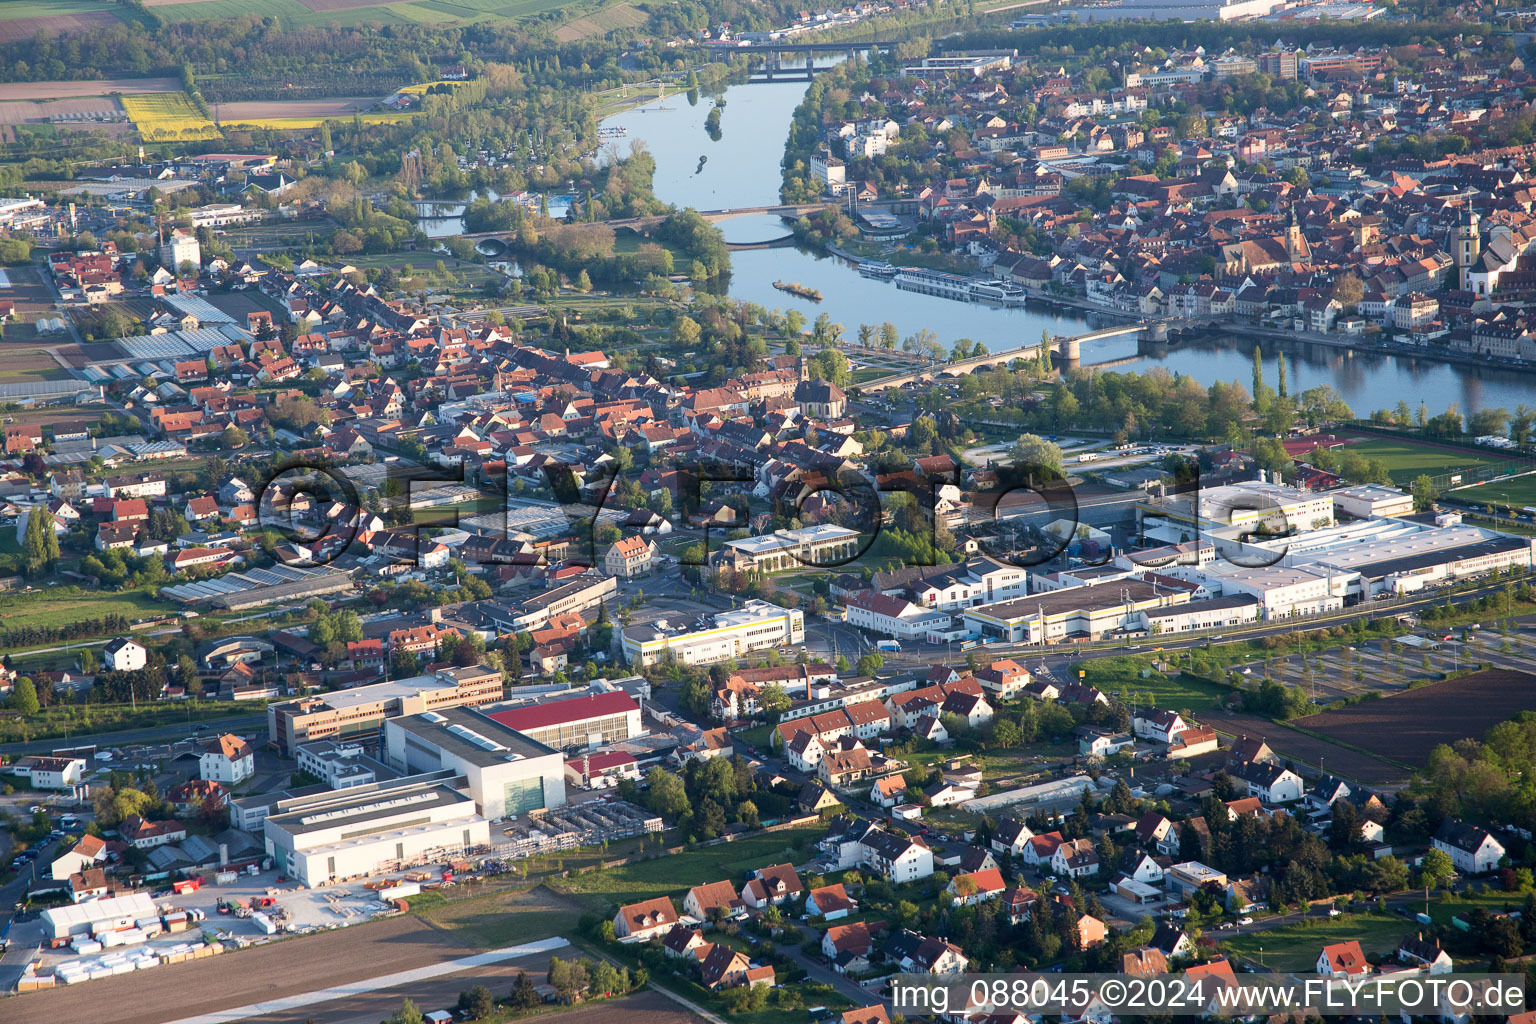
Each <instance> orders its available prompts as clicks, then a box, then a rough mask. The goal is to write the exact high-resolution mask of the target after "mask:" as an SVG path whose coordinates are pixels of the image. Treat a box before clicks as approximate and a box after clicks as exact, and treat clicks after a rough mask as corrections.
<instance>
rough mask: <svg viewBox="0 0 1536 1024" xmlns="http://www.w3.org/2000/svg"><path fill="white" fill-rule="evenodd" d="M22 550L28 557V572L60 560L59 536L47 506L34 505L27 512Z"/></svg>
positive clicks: (35, 571)
mask: <svg viewBox="0 0 1536 1024" xmlns="http://www.w3.org/2000/svg"><path fill="white" fill-rule="evenodd" d="M22 552H23V554H24V555H25V557H26V569H27V572H28V573H30V574H33V575H35V574H37V573H39V572H42V571H43V570H44V569H45V568H47V567H48V566H49V565H51V564H52V563H54V562H56V561H58V558H59V537H58V534H56V533H55V532H54V528H53V513H52V512H50V511H49V510H48V509H47V507H46V506H43V505H37V506H34V507H33V508H32V510H31V511H30V512H29V513H28V514H27V525H26V529H25V530H24V531H23V534H22Z"/></svg>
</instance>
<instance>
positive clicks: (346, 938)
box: [0, 914, 548, 1024]
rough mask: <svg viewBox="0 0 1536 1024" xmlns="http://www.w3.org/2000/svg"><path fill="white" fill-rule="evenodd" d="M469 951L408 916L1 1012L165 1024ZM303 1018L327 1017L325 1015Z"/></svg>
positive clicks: (37, 995)
mask: <svg viewBox="0 0 1536 1024" xmlns="http://www.w3.org/2000/svg"><path fill="white" fill-rule="evenodd" d="M476 952H479V950H477V949H474V948H472V947H469V946H466V945H465V944H463V943H462V942H461V941H460V940H459V936H457V935H455V934H454V933H453V932H447V931H441V930H438V929H436V928H433V927H432V926H430V925H428V924H427V923H426V922H424V921H422V920H421V918H419V917H416V916H415V915H412V914H407V915H404V916H401V917H392V918H387V919H385V920H383V921H377V922H372V923H369V924H361V925H355V926H353V927H351V928H341V929H338V930H336V931H330V932H321V933H319V934H317V935H306V936H301V937H299V938H293V939H286V940H284V941H282V942H274V943H272V944H270V945H266V946H258V947H256V948H254V949H242V950H238V951H236V952H231V953H224V954H222V955H220V956H211V957H207V958H205V959H202V960H189V961H187V962H186V963H181V964H168V965H165V966H161V967H156V968H154V969H153V970H148V971H135V972H134V973H132V974H124V975H120V976H118V977H115V978H102V979H100V980H98V981H89V982H84V983H82V984H79V985H70V986H66V987H63V988H56V989H52V990H44V991H40V992H26V993H23V994H21V995H19V996H15V997H13V998H12V999H10V1000H8V1001H7V1002H6V1006H7V1007H9V1009H10V1013H11V1014H12V1015H10V1016H7V1015H0V1016H5V1019H8V1020H56V1021H65V1020H90V1019H92V1018H94V1017H98V1016H100V1012H101V1009H102V1007H108V1006H109V1007H112V1014H111V1017H112V1020H113V1024H165V1022H166V1021H172V1020H180V1019H182V1018H184V1017H191V1016H195V1015H197V1014H203V1013H212V1012H215V1011H218V1010H226V1009H231V1008H233V1007H236V1006H246V1005H249V1004H251V1003H258V1002H262V1001H263V1000H267V999H275V998H277V997H279V996H285V995H297V994H299V993H301V992H312V991H315V990H317V989H323V988H329V987H331V986H333V985H341V984H346V983H348V982H358V981H366V980H367V979H369V978H377V977H380V976H382V975H386V974H393V973H394V972H396V971H403V970H409V969H411V968H413V967H422V966H424V965H426V964H432V963H440V962H441V961H444V960H453V959H456V958H458V957H462V956H469V955H471V954H473V953H476ZM518 963H520V964H521V966H523V967H524V968H525V969H527V970H530V971H532V970H534V969H535V965H539V964H543V965H547V964H548V958H547V957H528V958H527V959H526V960H524V961H521V962H518ZM466 973H469V974H472V973H473V971H470V972H466ZM513 976H514V978H515V976H516V972H515V971H514V972H513ZM453 977H454V978H455V979H458V976H457V975H455V976H453ZM471 984H474V982H465V983H464V986H463V987H465V988H468V987H469V986H470V985H471ZM454 991H455V992H456V991H457V989H455V990H454ZM409 994H410V993H409V992H405V993H401V994H399V995H396V996H395V997H394V1006H393V1007H392V1008H391V1009H390V1010H388V1011H385V1012H384V1013H381V1014H377V1015H376V1016H374V1017H373V1020H374V1021H378V1020H381V1019H383V1018H384V1017H387V1016H388V1015H389V1014H390V1013H392V1012H394V1010H395V1009H398V1008H399V1005H400V1002H399V1001H400V999H401V998H403V997H404V996H406V995H409ZM503 994H505V993H503ZM450 1002H452V1000H450ZM313 1009H314V1010H320V1009H322V1007H319V1006H317V1007H314V1008H313ZM305 1016H313V1017H315V1018H316V1019H317V1020H325V1019H328V1018H327V1016H326V1014H324V1013H313V1012H312V1013H310V1014H306V1015H305ZM300 1019H301V1020H302V1019H303V1018H300Z"/></svg>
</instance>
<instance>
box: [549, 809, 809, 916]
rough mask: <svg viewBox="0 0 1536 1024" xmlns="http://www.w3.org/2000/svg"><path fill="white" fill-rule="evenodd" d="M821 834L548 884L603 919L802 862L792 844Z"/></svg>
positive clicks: (749, 843)
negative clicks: (619, 906)
mask: <svg viewBox="0 0 1536 1024" xmlns="http://www.w3.org/2000/svg"><path fill="white" fill-rule="evenodd" d="M825 834H826V829H825V828H824V827H823V826H821V825H808V826H802V827H800V828H793V829H784V830H782V831H779V832H768V833H763V834H759V835H753V836H748V837H747V838H745V839H739V840H737V841H736V842H734V843H721V844H719V845H718V846H705V847H700V848H699V849H696V850H692V851H685V852H683V853H677V854H672V855H670V856H666V857H659V858H657V859H656V860H647V861H641V862H639V863H638V864H626V865H624V866H623V867H617V868H601V869H598V870H595V871H587V872H584V873H582V874H580V875H575V876H572V877H570V878H554V879H550V881H549V882H548V883H547V884H548V885H549V887H550V888H551V889H553V890H554V891H555V892H558V893H560V894H561V895H564V896H569V897H571V898H572V899H573V900H575V901H576V902H577V903H579V904H581V906H582V907H583V908H584V909H587V910H591V911H593V912H594V913H598V914H607V913H608V912H609V911H610V910H611V909H612V908H613V905H614V904H616V903H638V902H639V901H641V900H649V899H655V898H656V897H658V896H676V897H678V898H682V896H683V895H684V894H685V893H686V891H687V890H688V889H690V888H692V887H693V886H695V885H703V884H704V883H705V882H718V881H720V880H721V879H722V878H725V879H730V880H731V881H732V882H740V881H742V880H744V878H745V872H746V871H747V870H749V869H751V868H756V867H763V866H765V865H768V864H779V863H784V862H786V861H796V860H804V859H805V854H804V853H803V852H800V853H797V852H796V850H795V841H796V840H797V839H804V840H806V841H812V840H814V839H817V838H819V837H820V836H823V835H825Z"/></svg>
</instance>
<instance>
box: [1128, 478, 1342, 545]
mask: <svg viewBox="0 0 1536 1024" xmlns="http://www.w3.org/2000/svg"><path fill="white" fill-rule="evenodd" d="M1136 516H1137V520H1138V522H1140V524H1141V530H1142V533H1143V535H1145V536H1146V537H1147V538H1148V539H1150V540H1157V541H1162V542H1163V543H1166V544H1178V543H1183V542H1187V541H1195V540H1210V541H1212V542H1213V543H1215V545H1216V548H1217V550H1218V551H1223V550H1224V548H1225V547H1226V544H1225V543H1224V542H1227V541H1235V540H1237V539H1238V538H1240V537H1246V536H1248V535H1251V534H1252V533H1253V532H1254V531H1255V530H1259V529H1261V528H1262V529H1270V530H1276V531H1279V530H1282V529H1283V530H1285V531H1287V532H1290V533H1306V532H1308V531H1311V530H1321V529H1324V528H1325V527H1329V526H1332V525H1333V522H1334V519H1333V498H1332V497H1331V496H1330V495H1328V494H1327V493H1314V492H1312V491H1303V490H1299V489H1298V488H1295V487H1287V486H1285V485H1284V484H1273V483H1269V482H1267V481H1263V480H1250V481H1247V482H1245V483H1238V484H1226V485H1223V486H1220V487H1202V488H1201V489H1200V490H1199V491H1198V492H1197V494H1196V495H1195V496H1191V495H1186V494H1175V495H1169V496H1167V497H1156V498H1148V499H1147V500H1146V501H1143V502H1139V503H1137V505H1136ZM1282 517H1283V518H1282Z"/></svg>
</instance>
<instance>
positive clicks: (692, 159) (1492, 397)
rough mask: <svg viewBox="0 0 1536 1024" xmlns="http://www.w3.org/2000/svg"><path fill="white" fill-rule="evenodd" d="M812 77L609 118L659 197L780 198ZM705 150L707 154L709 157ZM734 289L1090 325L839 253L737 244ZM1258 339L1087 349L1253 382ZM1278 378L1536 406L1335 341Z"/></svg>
mask: <svg viewBox="0 0 1536 1024" xmlns="http://www.w3.org/2000/svg"><path fill="white" fill-rule="evenodd" d="M805 90H806V83H805V82H773V83H756V82H754V83H743V84H738V85H734V86H731V87H729V88H728V89H727V90H726V91H725V92H724V93H723V94H722V95H723V98H724V99H725V100H726V105H725V108H724V110H722V111H721V120H720V131H721V135H720V138H719V140H718V141H714V140H711V139H710V137H709V134H708V133H707V132H706V130H705V127H704V120H705V118H706V117H707V116H708V115H709V110H710V108H711V106H712V105H713V101H712V100H711V99H710V97H708V96H703V97H699V98H698V101H697V102H696V103H693V104H690V103H689V102H688V99H687V97H686V96H685V95H681V94H679V95H675V96H669V97H667V98H666V99H665V100H664V101H662V103H660V104H658V103H655V102H652V103H649V104H647V105H645V106H642V107H637V108H635V109H632V110H629V111H626V112H624V113H622V114H616V115H614V116H613V117H610V118H608V119H606V120H605V121H604V122H603V124H604V126H610V127H622V128H624V129H625V130H626V131H627V136H626V139H625V140H624V141H621V142H619V143H618V148H619V151H620V152H621V153H622V152H624V151H626V148H627V146H628V145H629V144H630V143H631V142H632V141H633V140H636V139H640V140H644V143H645V145H646V146H647V147H648V148H649V150H650V152H651V155H652V156H653V157H655V159H656V177H655V191H656V195H657V197H658V198H660V199H661V200H663V201H665V202H668V203H675V204H677V205H679V206H692V207H694V208H695V209H700V210H711V209H714V210H718V209H727V208H732V207H744V206H764V205H768V204H771V203H777V202H778V201H779V165H780V160H781V159H782V157H783V152H784V141H785V138H786V137H787V135H788V131H789V124H790V120H791V117H792V115H793V114H794V110H795V107H796V106H797V105H798V104H799V102H800V99H801V97H802V96H803V95H804V93H805ZM701 157H702V158H705V159H703V160H702V161H701ZM720 226H721V229H722V231H724V232H725V237H726V240H727V241H732V242H755V241H766V240H768V239H772V238H778V237H781V236H783V235H785V234H787V233H788V227H787V225H786V224H785V223H784V222H783V221H782V220H781V219H780V218H778V217H774V216H748V217H739V218H734V219H731V220H727V221H724V222H722V223H721V225H720ZM731 268H732V269H731V281H730V294H731V295H732V297H734V298H737V299H743V300H747V301H751V302H756V303H759V304H761V305H763V306H766V307H768V308H770V309H772V308H780V309H786V308H789V307H795V308H798V309H800V310H801V311H802V312H803V313H805V315H806V316H807V318H814V317H815V316H816V315H817V314H818V313H822V312H825V313H827V314H829V315H830V316H831V317H832V319H833V321H835V322H837V323H841V324H842V325H843V326H844V328H845V330H846V333H847V334H848V335H850V336H851V335H852V334H853V333H854V332H855V331H856V329H857V327H858V325H859V324H860V323H879V322H881V321H885V320H889V321H891V322H893V323H894V324H895V325H896V326H897V328H898V329H899V330H900V331H901V334H902V336H904V337H905V336H906V335H908V334H911V333H912V332H914V331H916V330H918V329H919V328H927V329H929V330H931V331H933V332H935V333H936V334H937V335H938V338H939V340H940V341H941V342H942V343H943V344H944V346H945V347H946V348H948V347H949V345H950V344H951V343H952V342H953V341H955V340H956V339H958V338H970V339H972V340H974V341H981V342H985V343H986V345H987V347H988V348H989V349H991V350H992V351H994V352H998V351H1003V350H1005V349H1008V348H1013V347H1016V346H1018V345H1020V344H1033V343H1035V342H1037V341H1038V340H1039V338H1040V332H1041V331H1042V330H1049V331H1050V332H1051V333H1053V334H1078V333H1082V332H1084V331H1087V330H1090V329H1092V328H1091V325H1090V324H1089V323H1088V321H1087V320H1086V319H1084V318H1082V317H1079V316H1067V315H1053V314H1051V313H1047V312H1044V311H1042V310H1039V309H997V308H993V307H990V306H984V305H979V304H976V303H967V302H956V301H954V300H951V299H943V298H938V297H936V296H930V295H921V294H918V293H916V292H908V291H902V290H900V289H898V288H897V287H896V286H895V285H893V284H891V283H889V282H886V281H877V280H873V279H870V278H865V277H862V276H860V275H859V273H858V272H857V271H855V270H854V269H852V268H851V267H850V266H848V265H847V264H846V263H845V262H843V261H842V260H839V259H835V258H831V257H826V256H822V255H820V254H817V253H813V252H810V251H807V250H803V249H800V248H785V249H756V250H745V251H738V252H733V253H732V254H731ZM776 280H780V281H798V282H800V283H802V284H805V285H808V286H810V287H814V288H817V289H819V290H820V291H821V293H822V296H823V301H821V302H819V303H816V302H810V301H807V300H803V299H797V298H795V297H793V296H791V295H788V294H787V293H785V292H782V291H779V290H778V289H776V288H774V287H773V282H774V281H776ZM1253 349H1254V342H1252V341H1250V340H1246V339H1238V338H1216V339H1211V340H1209V341H1205V342H1200V343H1196V344H1190V345H1183V346H1180V347H1178V348H1175V349H1172V350H1170V351H1169V352H1167V353H1166V354H1162V355H1159V356H1138V355H1137V353H1136V342H1135V338H1134V336H1131V337H1126V338H1123V339H1119V338H1117V339H1108V340H1105V341H1100V342H1094V343H1091V344H1089V345H1088V346H1085V348H1084V352H1083V362H1084V364H1094V363H1098V362H1101V361H1112V362H1113V363H1114V365H1113V367H1112V368H1113V369H1115V370H1138V371H1143V372H1145V371H1147V370H1150V369H1152V368H1153V367H1155V366H1159V365H1161V366H1163V367H1165V368H1166V369H1167V370H1169V371H1170V372H1173V373H1183V374H1188V375H1189V376H1192V377H1194V378H1195V379H1196V380H1198V381H1200V382H1201V383H1203V384H1210V383H1212V382H1214V381H1218V380H1220V381H1233V380H1236V381H1240V382H1241V383H1242V384H1243V385H1244V386H1245V387H1246V386H1248V384H1249V382H1250V380H1251V378H1252V374H1253ZM1260 350H1261V354H1262V358H1263V361H1264V364H1265V374H1266V378H1267V379H1268V381H1269V383H1270V385H1271V386H1273V385H1274V383H1275V379H1276V376H1277V366H1276V364H1277V361H1278V356H1279V354H1280V353H1281V352H1282V351H1283V352H1284V353H1285V358H1286V362H1287V364H1288V365H1287V369H1288V381H1289V387H1290V390H1291V392H1292V393H1293V394H1294V393H1297V392H1299V391H1301V390H1303V389H1305V388H1309V387H1313V386H1315V385H1318V384H1330V385H1332V386H1333V387H1334V388H1335V389H1336V390H1337V391H1338V392H1339V393H1340V394H1341V395H1342V396H1343V398H1344V400H1345V401H1347V402H1348V403H1349V404H1350V406H1351V408H1353V409H1354V411H1355V412H1356V414H1358V415H1368V414H1369V413H1370V412H1371V411H1372V410H1374V409H1381V408H1391V407H1393V406H1394V405H1396V404H1397V402H1398V401H1399V400H1403V401H1406V402H1407V403H1408V404H1409V406H1411V407H1414V408H1416V407H1417V406H1418V404H1419V403H1420V402H1423V403H1424V404H1425V405H1427V406H1428V407H1429V409H1430V410H1431V412H1440V411H1442V410H1444V409H1445V408H1446V407H1447V406H1448V405H1449V404H1450V403H1452V402H1456V403H1458V404H1459V406H1460V408H1461V410H1462V411H1463V412H1473V411H1476V410H1477V409H1480V408H1483V407H1485V406H1502V407H1504V408H1507V409H1513V408H1514V407H1515V406H1516V405H1518V404H1520V403H1522V402H1526V403H1536V376H1530V375H1527V374H1523V373H1516V372H1513V371H1500V370H1485V369H1481V368H1478V367H1468V366H1459V365H1452V364H1446V363H1440V362H1436V361H1433V360H1427V359H1424V360H1420V359H1409V358H1403V357H1398V356H1386V355H1376V354H1373V353H1367V352H1349V351H1344V350H1339V349H1333V348H1329V347H1326V346H1318V345H1305V344H1291V343H1283V345H1282V344H1273V343H1268V342H1266V343H1264V344H1262V345H1261V346H1260Z"/></svg>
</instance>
